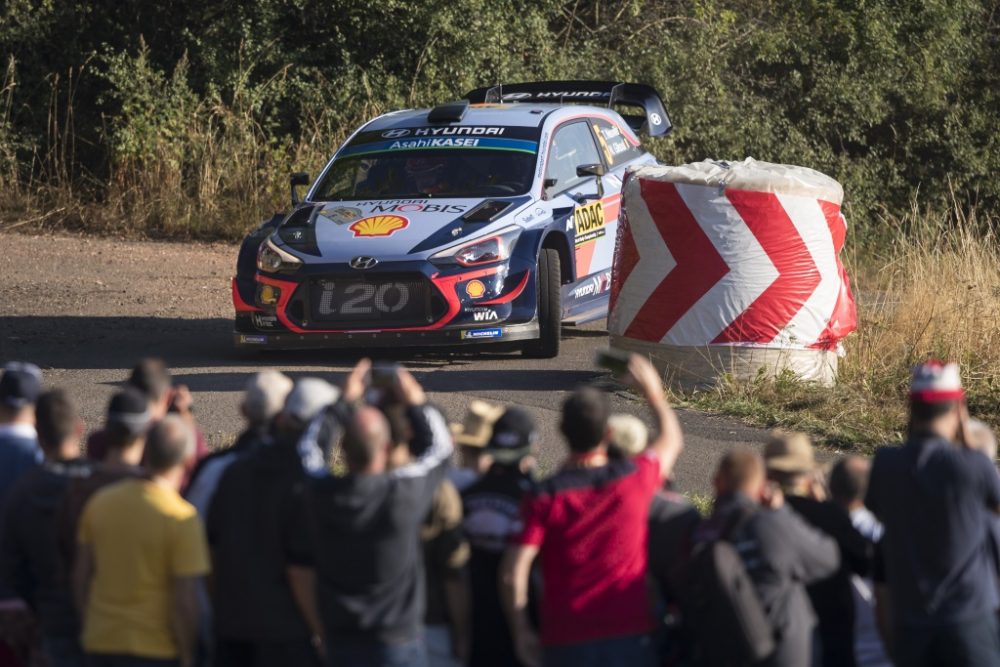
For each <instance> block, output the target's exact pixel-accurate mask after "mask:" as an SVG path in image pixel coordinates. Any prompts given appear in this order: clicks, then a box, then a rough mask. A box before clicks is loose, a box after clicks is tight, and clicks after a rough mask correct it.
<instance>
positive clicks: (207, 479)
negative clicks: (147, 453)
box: [184, 370, 292, 516]
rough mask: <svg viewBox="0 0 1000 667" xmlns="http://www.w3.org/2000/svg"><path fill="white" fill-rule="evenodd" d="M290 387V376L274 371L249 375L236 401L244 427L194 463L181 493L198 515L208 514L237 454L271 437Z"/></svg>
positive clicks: (248, 450) (251, 449) (243, 452)
mask: <svg viewBox="0 0 1000 667" xmlns="http://www.w3.org/2000/svg"><path fill="white" fill-rule="evenodd" d="M291 390H292V381H291V379H290V378H289V377H288V376H287V375H285V374H284V373H279V372H278V371H275V370H266V371H261V372H259V373H254V374H253V375H252V376H251V377H250V380H249V381H248V382H247V384H246V393H244V395H243V402H242V403H240V412H241V413H242V414H243V418H244V419H245V420H246V428H245V429H244V430H243V432H242V433H240V435H239V437H237V438H236V442H234V443H233V446H232V447H228V448H226V449H223V450H220V451H217V452H213V453H212V454H210V455H208V456H206V457H205V458H203V459H202V460H201V461H199V462H198V466H197V467H196V468H195V469H194V472H193V473H192V474H191V481H190V483H189V484H188V487H187V492H186V493H185V494H184V495H185V497H186V498H187V500H188V502H190V503H191V504H192V505H194V506H195V508H197V510H198V513H199V514H200V515H201V516H206V515H207V514H208V506H209V503H210V502H211V500H212V495H213V494H214V493H215V489H216V487H217V486H218V485H219V480H220V479H222V473H224V472H225V471H226V468H228V467H229V466H230V464H232V463H233V462H234V461H235V460H236V458H237V457H238V456H240V455H241V454H245V453H247V452H250V451H253V450H254V449H256V448H257V447H259V446H260V445H262V444H264V442H266V441H267V440H269V439H270V438H271V426H272V424H273V422H274V418H275V417H276V416H277V415H278V413H279V412H280V411H281V409H282V407H283V406H284V405H285V399H286V398H288V394H289V392H291Z"/></svg>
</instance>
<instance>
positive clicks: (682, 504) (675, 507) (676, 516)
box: [649, 491, 701, 524]
mask: <svg viewBox="0 0 1000 667" xmlns="http://www.w3.org/2000/svg"><path fill="white" fill-rule="evenodd" d="M682 519H683V520H695V519H701V513H700V512H699V511H698V508H697V507H695V506H694V505H692V504H691V502H690V501H689V500H688V499H687V498H685V497H684V496H682V495H680V494H679V493H674V492H672V491H660V492H659V493H657V494H656V495H654V496H653V502H652V503H651V504H650V506H649V521H650V523H653V524H658V523H668V522H673V521H675V520H682Z"/></svg>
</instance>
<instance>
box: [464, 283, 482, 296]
mask: <svg viewBox="0 0 1000 667" xmlns="http://www.w3.org/2000/svg"><path fill="white" fill-rule="evenodd" d="M465 293H466V294H468V295H469V296H470V297H471V298H473V299H478V298H479V297H481V296H482V295H484V294H486V285H484V284H483V283H482V281H480V280H470V281H469V282H468V283H466V285H465Z"/></svg>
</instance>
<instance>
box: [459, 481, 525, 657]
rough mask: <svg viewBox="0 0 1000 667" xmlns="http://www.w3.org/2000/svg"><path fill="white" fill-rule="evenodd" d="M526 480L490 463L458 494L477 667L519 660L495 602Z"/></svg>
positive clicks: (517, 526)
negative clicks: (466, 558)
mask: <svg viewBox="0 0 1000 667" xmlns="http://www.w3.org/2000/svg"><path fill="white" fill-rule="evenodd" d="M531 488H532V481H531V478H530V477H528V476H527V475H524V474H522V473H521V471H520V470H518V469H517V468H510V467H506V466H500V465H495V466H493V467H492V468H491V469H490V470H489V472H487V473H486V474H485V475H483V476H482V477H480V478H479V479H478V480H477V481H476V482H475V483H473V484H472V486H470V487H469V488H467V489H466V490H465V491H464V492H463V493H462V511H463V514H464V517H465V518H464V519H463V521H462V528H463V530H464V531H465V536H466V539H468V541H469V583H470V587H471V589H472V656H471V657H472V660H471V664H473V665H477V666H478V667H510V666H511V665H517V664H519V663H518V662H517V659H516V657H515V655H514V646H513V643H512V641H511V637H510V631H509V629H508V626H507V618H506V616H505V615H504V613H503V607H502V606H501V604H500V594H499V589H498V576H499V571H500V561H501V559H502V558H503V553H504V550H505V549H506V548H507V545H508V544H509V543H510V540H511V538H512V537H513V536H514V535H517V534H518V533H520V532H521V501H522V499H523V498H524V496H525V494H526V493H527V492H528V491H529V490H530V489H531Z"/></svg>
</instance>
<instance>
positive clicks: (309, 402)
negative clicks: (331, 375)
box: [281, 378, 340, 423]
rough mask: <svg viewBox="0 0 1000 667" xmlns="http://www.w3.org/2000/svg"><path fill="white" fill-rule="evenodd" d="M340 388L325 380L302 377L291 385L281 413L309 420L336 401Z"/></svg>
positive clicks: (301, 419)
mask: <svg viewBox="0 0 1000 667" xmlns="http://www.w3.org/2000/svg"><path fill="white" fill-rule="evenodd" d="M338 398H340V390H339V389H337V388H336V387H334V386H333V385H332V384H330V383H329V382H327V381H326V380H320V379H319V378H302V379H301V380H299V381H298V382H296V383H295V385H294V386H293V387H292V390H291V392H289V394H288V397H287V398H286V399H285V406H284V407H283V408H282V410H281V414H283V415H285V416H286V417H291V418H293V419H296V420H298V421H299V422H303V423H304V422H308V421H311V420H312V418H313V417H315V416H316V415H317V414H319V411H320V410H322V409H323V408H325V407H326V406H328V405H331V404H333V403H336V402H337V399H338Z"/></svg>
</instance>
